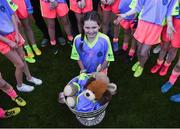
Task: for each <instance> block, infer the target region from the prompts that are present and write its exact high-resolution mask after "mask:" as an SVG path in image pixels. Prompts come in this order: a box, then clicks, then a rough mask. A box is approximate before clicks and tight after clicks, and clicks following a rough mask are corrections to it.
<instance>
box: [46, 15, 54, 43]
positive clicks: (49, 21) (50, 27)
mask: <svg viewBox="0 0 180 129" xmlns="http://www.w3.org/2000/svg"><path fill="white" fill-rule="evenodd" d="M44 20H45V21H46V22H47V27H48V33H49V37H50V43H51V45H56V39H55V20H54V19H53V18H44Z"/></svg>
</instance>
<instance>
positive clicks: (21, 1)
mask: <svg viewBox="0 0 180 129" xmlns="http://www.w3.org/2000/svg"><path fill="white" fill-rule="evenodd" d="M69 2H70V10H71V11H73V12H74V14H75V17H76V20H77V26H78V31H79V33H80V34H79V35H77V36H76V37H74V36H73V34H72V30H71V25H70V20H69V17H68V12H69V8H68V5H67V2H66V0H40V6H41V14H42V17H43V18H44V20H45V21H46V23H47V28H48V33H49V37H50V44H51V45H52V46H55V45H56V42H57V41H56V37H55V18H57V19H58V20H59V21H60V22H61V23H62V26H63V28H64V30H65V33H66V35H67V36H66V37H67V40H68V41H69V42H72V41H73V45H72V53H71V59H73V60H77V62H78V65H79V67H80V72H86V73H92V72H95V71H97V69H98V71H101V72H103V73H105V74H107V72H108V67H109V64H110V62H111V61H114V55H116V56H117V55H119V53H120V54H123V55H125V54H127V53H128V54H127V55H128V56H127V58H128V59H130V60H132V59H133V58H134V56H135V53H136V54H137V57H138V61H137V62H136V63H135V64H134V65H133V67H132V71H134V77H140V76H141V75H142V73H143V70H144V67H145V64H146V62H147V60H148V58H149V55H150V50H151V48H152V46H153V45H156V44H159V43H160V42H161V40H160V39H162V41H163V42H162V43H161V51H160V54H159V58H158V59H157V64H156V65H155V66H154V67H153V68H152V69H151V72H152V73H157V72H158V71H159V70H160V72H159V74H160V75H161V76H164V75H166V74H167V71H168V68H169V66H170V64H171V62H172V61H173V60H174V58H175V56H176V53H177V51H178V48H180V39H179V38H178V35H180V20H179V18H180V1H179V0H100V3H99V4H100V6H98V7H100V8H101V10H102V11H101V15H102V22H101V20H100V19H101V18H100V16H99V14H98V12H96V11H93V3H94V0H70V1H69ZM96 3H97V1H96ZM16 5H17V6H16ZM32 13H33V8H32V6H31V3H30V0H0V18H1V20H0V26H3V27H0V52H1V53H2V54H3V55H5V57H7V58H8V59H9V60H10V61H11V62H12V63H13V64H14V66H15V67H16V70H15V77H16V81H17V90H18V91H21V92H31V91H32V90H33V89H34V87H33V86H29V85H26V84H24V83H23V81H22V77H23V73H25V75H26V79H27V81H29V82H32V83H34V84H35V85H41V84H42V81H41V80H40V79H37V78H35V77H33V76H32V75H31V73H30V71H29V68H28V65H27V63H26V61H27V62H30V63H33V62H35V59H34V58H33V57H34V54H33V52H32V49H33V51H34V52H35V54H36V55H41V51H40V49H38V47H37V45H36V41H35V36H34V34H33V32H32V29H31V26H30V18H31V17H32V16H31V14H32ZM111 16H112V17H113V20H112V21H113V22H112V21H111ZM165 24H166V25H165ZM112 25H113V27H112ZM101 26H102V32H100V28H101ZM19 28H23V30H21V29H19ZM111 28H113V29H114V31H113V32H114V35H113V37H112V44H111V41H110V39H109V37H108V36H107V35H108V34H109V33H108V32H109V30H110V29H111ZM120 28H123V29H124V39H123V44H122V48H121V49H120V47H119V30H120ZM19 30H21V31H20V32H19ZM24 32H25V33H24ZM20 33H21V34H22V35H23V37H22V36H21V34H20ZM25 35H27V37H28V39H29V41H30V43H31V45H32V49H31V47H30V45H29V44H27V43H26V44H25V45H24V42H25V40H24V39H23V38H25V39H26V36H25ZM130 41H131V47H130V49H129V52H127V51H128V46H129V42H130ZM26 42H27V40H26ZM111 45H112V47H111ZM23 46H24V48H25V50H26V53H27V54H26V55H25V53H24V51H23ZM136 49H137V50H136ZM165 56H166V59H165V61H164V58H165ZM179 75H180V57H179V60H178V62H177V64H176V66H175V67H174V69H173V71H172V74H171V76H170V79H169V81H168V82H167V83H165V84H164V85H163V86H162V87H161V91H162V92H163V93H166V92H167V91H168V90H169V89H170V88H171V87H172V86H173V85H174V83H175V82H176V80H177V78H178V77H179ZM2 81H4V80H2ZM1 85H2V87H4V86H5V85H9V84H8V83H2V84H1ZM9 89H11V90H12V88H9ZM3 91H5V92H6V93H7V94H8V93H9V90H3ZM13 92H15V91H14V90H13ZM8 95H9V94H8ZM16 97H17V95H16ZM16 97H15V98H16ZM13 100H16V99H14V98H13ZM171 100H173V101H176V102H180V94H178V95H175V96H173V97H171ZM16 102H17V101H16ZM23 102H24V101H23ZM17 103H18V102H17ZM16 110H19V109H16ZM16 110H13V112H14V114H17V112H18V111H16ZM1 112H2V114H6V111H3V110H2V111H1ZM7 112H8V110H7ZM0 115H1V114H0ZM2 116H3V117H4V116H6V115H2Z"/></svg>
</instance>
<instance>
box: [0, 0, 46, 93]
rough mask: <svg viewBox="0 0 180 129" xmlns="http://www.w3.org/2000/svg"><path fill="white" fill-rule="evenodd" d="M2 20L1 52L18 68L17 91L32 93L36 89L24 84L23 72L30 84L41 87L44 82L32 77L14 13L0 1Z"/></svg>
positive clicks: (0, 32) (6, 4)
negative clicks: (25, 59)
mask: <svg viewBox="0 0 180 129" xmlns="http://www.w3.org/2000/svg"><path fill="white" fill-rule="evenodd" d="M11 3H12V2H11ZM12 4H13V3H12ZM0 19H1V20H0V26H1V28H0V52H1V53H2V54H3V55H5V56H6V57H7V58H8V59H9V60H10V61H11V62H12V63H13V64H14V66H15V67H16V71H15V77H16V81H17V89H18V90H19V91H21V92H31V91H32V90H33V89H34V87H33V86H29V85H26V84H24V83H23V72H24V73H25V75H26V79H27V81H29V82H32V83H34V84H36V85H41V84H42V81H41V80H40V79H37V78H35V77H32V76H31V74H30V72H29V68H28V65H27V64H26V62H24V61H23V60H24V56H25V54H24V51H23V48H22V45H23V44H24V39H23V38H22V36H21V35H20V34H19V30H18V25H17V21H16V18H15V15H14V11H13V10H12V9H11V8H10V6H9V5H8V3H7V2H6V1H4V0H0Z"/></svg>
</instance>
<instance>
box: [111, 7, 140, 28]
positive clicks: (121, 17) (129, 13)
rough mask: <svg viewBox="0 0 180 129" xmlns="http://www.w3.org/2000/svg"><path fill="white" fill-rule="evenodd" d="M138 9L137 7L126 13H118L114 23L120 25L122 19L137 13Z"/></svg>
mask: <svg viewBox="0 0 180 129" xmlns="http://www.w3.org/2000/svg"><path fill="white" fill-rule="evenodd" d="M137 12H138V11H137V10H136V9H131V10H129V11H128V12H126V13H124V14H117V16H118V17H117V19H115V20H114V24H115V25H118V24H119V23H120V21H121V20H122V19H124V18H126V17H128V16H131V15H133V14H136V13H137Z"/></svg>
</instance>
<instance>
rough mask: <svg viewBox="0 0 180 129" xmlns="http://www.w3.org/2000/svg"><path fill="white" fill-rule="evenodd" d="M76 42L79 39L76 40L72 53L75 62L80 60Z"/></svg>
mask: <svg viewBox="0 0 180 129" xmlns="http://www.w3.org/2000/svg"><path fill="white" fill-rule="evenodd" d="M76 40H77V37H76V38H75V39H74V42H73V47H72V51H71V59H73V60H79V54H78V52H77V49H76Z"/></svg>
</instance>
